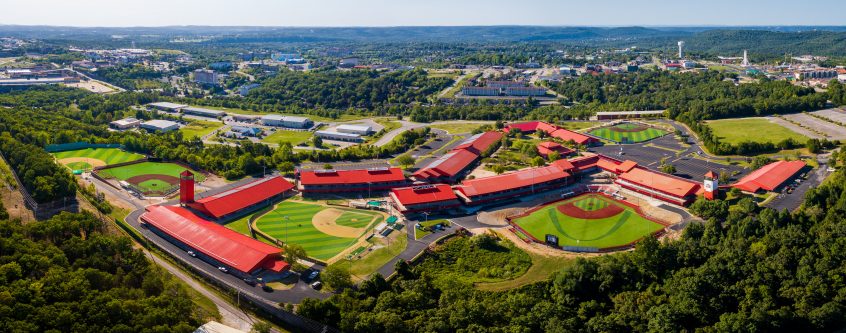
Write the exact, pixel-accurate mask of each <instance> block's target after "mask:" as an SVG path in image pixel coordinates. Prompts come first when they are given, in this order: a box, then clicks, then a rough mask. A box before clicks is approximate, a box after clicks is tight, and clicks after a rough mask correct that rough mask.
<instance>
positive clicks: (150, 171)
mask: <svg viewBox="0 0 846 333" xmlns="http://www.w3.org/2000/svg"><path fill="white" fill-rule="evenodd" d="M182 171H185V167H183V166H181V165H179V164H174V163H159V162H143V163H138V164H132V165H126V166H122V167H117V168H111V169H105V170H102V171H100V175H102V176H103V177H111V178H117V179H120V180H127V179H129V178H132V177H135V176H141V175H167V176H173V177H177V178H178V177H179V173H181V172H182ZM191 172H193V173H194V180H195V181H197V182H201V181H203V180H204V179H206V177H205V176H204V175H203V174H201V173H199V172H194V171H191Z"/></svg>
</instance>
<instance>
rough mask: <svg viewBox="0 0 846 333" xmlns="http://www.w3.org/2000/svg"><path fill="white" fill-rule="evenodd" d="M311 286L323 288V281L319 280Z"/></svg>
mask: <svg viewBox="0 0 846 333" xmlns="http://www.w3.org/2000/svg"><path fill="white" fill-rule="evenodd" d="M311 287H312V288H314V290H320V288H323V282H320V281H317V282H315V283H312V284H311Z"/></svg>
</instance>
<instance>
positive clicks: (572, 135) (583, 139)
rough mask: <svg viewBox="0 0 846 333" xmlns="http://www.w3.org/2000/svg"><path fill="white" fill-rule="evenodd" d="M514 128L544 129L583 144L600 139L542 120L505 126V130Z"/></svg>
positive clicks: (554, 134) (524, 129)
mask: <svg viewBox="0 0 846 333" xmlns="http://www.w3.org/2000/svg"><path fill="white" fill-rule="evenodd" d="M512 128H517V129H520V131H522V132H534V131H544V132H547V133H549V135H551V136H553V137H556V138H559V139H561V140H564V141H569V140H573V142H575V143H578V144H582V145H584V144H588V143H593V142H597V141H598V140H597V139H596V138H593V137H590V136H587V135H584V134H581V133H577V132H573V131H570V130H566V129H563V128H560V127H558V126H555V125H552V124H548V123H545V122H542V121H529V122H525V123H516V124H508V126H505V131H506V132H508V131H510V130H511V129H512Z"/></svg>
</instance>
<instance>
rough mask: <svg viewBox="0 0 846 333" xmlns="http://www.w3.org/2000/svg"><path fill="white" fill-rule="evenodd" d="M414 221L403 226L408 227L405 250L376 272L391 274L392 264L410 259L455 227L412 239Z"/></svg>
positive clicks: (385, 274)
mask: <svg viewBox="0 0 846 333" xmlns="http://www.w3.org/2000/svg"><path fill="white" fill-rule="evenodd" d="M415 223H417V222H416V221H409V222H408V223H407V225H406V226H405V227H406V228H407V229H408V230H407V231H408V232H407V233H406V237H408V245H407V246H406V247H405V250H403V251H402V252H401V253H400V254H399V255H397V256H396V257H394V258H393V259H391V260H390V261H388V263H386V264H385V265H383V266H382V267H380V268H379V269H378V270H376V272H377V273H379V274H382V276H384V277H386V278H387V277H389V276H391V274H394V271H395V270H394V266H396V264H397V261H400V259H402V260H406V261H408V260H411V259H413V258H414V257H416V256H417V255H419V254H420V253H422V252H423V251H425V250H426V249H427V248H429V245H432V243H434V242H435V241H436V240H438V239H439V238H441V237H443V236H445V235H449V234H452V233H454V232H455V228H454V227H451V228H447V229H446V230H444V231H439V232H435V233H432V234H428V235H426V236H424V237H423V238H420V239H414V224H415Z"/></svg>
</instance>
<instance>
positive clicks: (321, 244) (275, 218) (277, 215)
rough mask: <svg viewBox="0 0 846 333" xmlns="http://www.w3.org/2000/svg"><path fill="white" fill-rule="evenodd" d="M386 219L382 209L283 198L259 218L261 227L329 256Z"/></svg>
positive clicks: (319, 255) (321, 257)
mask: <svg viewBox="0 0 846 333" xmlns="http://www.w3.org/2000/svg"><path fill="white" fill-rule="evenodd" d="M384 220H385V216H384V215H383V214H381V213H378V212H373V211H366V210H356V209H347V208H335V207H329V206H323V205H317V204H310V203H299V202H292V201H283V202H281V203H279V204H278V205H277V206H276V207H275V208H274V209H273V211H271V212H269V213H267V214H265V215H263V216H261V217H260V218H258V220H256V222H255V228H256V229H257V231H259V232H262V233H264V234H266V235H268V236H270V237H272V238H275V239H278V240H280V241H282V242H286V241H288V242H290V243H291V244H297V245H300V246H302V247H303V248H304V249H305V250H306V253H307V254H308V256H309V257H313V258H316V259H319V260H324V261H326V260H329V259H331V258H332V257H335V256H336V255H338V254H339V253H341V252H343V251H344V250H346V249H348V248H350V247H352V246H353V245H355V244H357V243H358V242H359V240H360V238H361V236H363V235H364V234H365V233H366V232H367V231H368V230H370V229H372V227H373V226H375V225H376V224H378V223H381V222H382V221H384Z"/></svg>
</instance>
